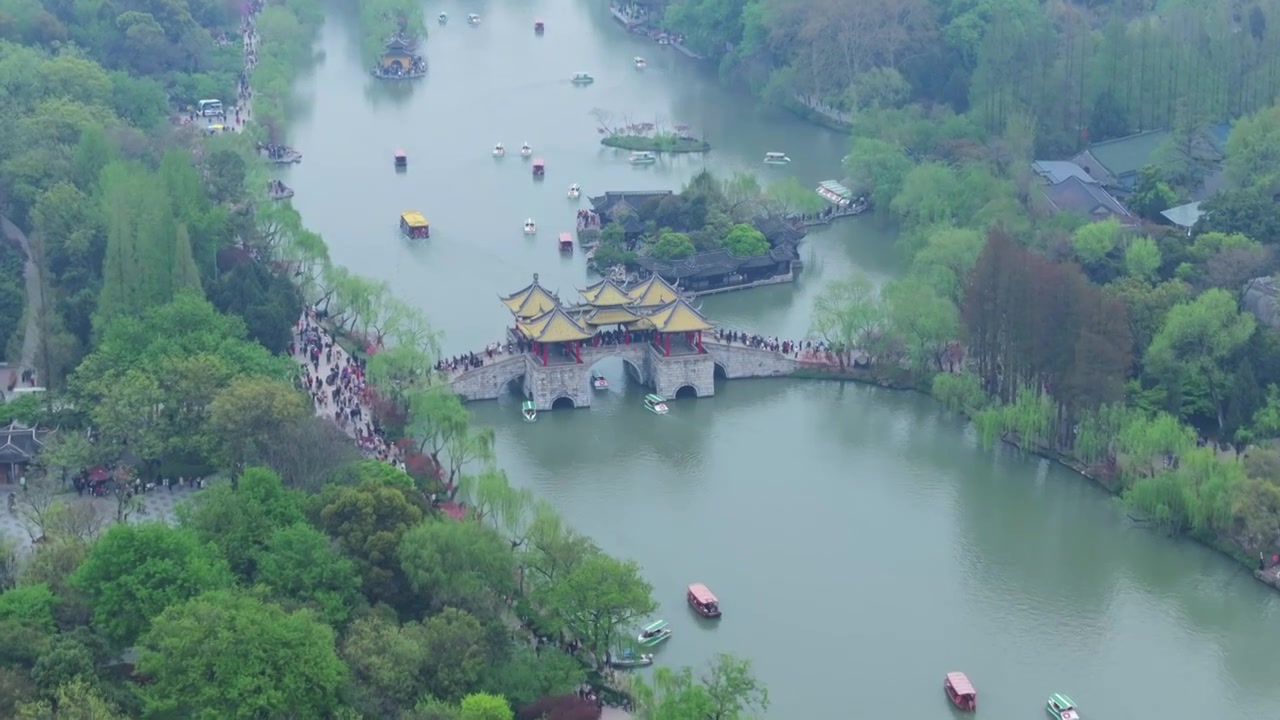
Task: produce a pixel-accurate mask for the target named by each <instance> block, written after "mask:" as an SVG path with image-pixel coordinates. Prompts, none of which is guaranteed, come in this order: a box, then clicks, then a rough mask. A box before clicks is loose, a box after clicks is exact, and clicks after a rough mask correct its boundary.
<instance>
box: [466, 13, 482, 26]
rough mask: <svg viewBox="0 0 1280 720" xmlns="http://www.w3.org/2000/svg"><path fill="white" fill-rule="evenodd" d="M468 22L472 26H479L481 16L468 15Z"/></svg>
mask: <svg viewBox="0 0 1280 720" xmlns="http://www.w3.org/2000/svg"><path fill="white" fill-rule="evenodd" d="M467 22H468V23H471V24H472V25H479V24H480V16H479V15H477V14H475V13H470V14H468V15H467Z"/></svg>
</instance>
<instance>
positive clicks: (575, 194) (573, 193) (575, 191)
mask: <svg viewBox="0 0 1280 720" xmlns="http://www.w3.org/2000/svg"><path fill="white" fill-rule="evenodd" d="M580 197H582V188H581V187H579V186H578V183H574V184H572V185H570V186H569V199H570V200H577V199H578V198H580Z"/></svg>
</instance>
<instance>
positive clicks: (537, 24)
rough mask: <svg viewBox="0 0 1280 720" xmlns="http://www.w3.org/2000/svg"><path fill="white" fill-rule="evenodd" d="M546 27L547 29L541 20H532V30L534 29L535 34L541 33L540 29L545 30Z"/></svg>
mask: <svg viewBox="0 0 1280 720" xmlns="http://www.w3.org/2000/svg"><path fill="white" fill-rule="evenodd" d="M546 29H547V26H546V25H543V24H542V21H541V20H534V21H533V31H534V32H535V33H537V34H539V35H541V34H542V31H543V30H546Z"/></svg>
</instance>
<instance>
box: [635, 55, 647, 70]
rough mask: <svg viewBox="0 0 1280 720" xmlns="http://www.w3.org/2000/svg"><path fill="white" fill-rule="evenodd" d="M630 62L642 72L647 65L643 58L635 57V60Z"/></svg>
mask: <svg viewBox="0 0 1280 720" xmlns="http://www.w3.org/2000/svg"><path fill="white" fill-rule="evenodd" d="M632 62H634V63H635V65H636V69H637V70H643V69H644V68H645V66H646V65H647V63H646V62H645V61H644V58H642V57H640V56H639V55H637V56H636V59H635V60H633V61H632Z"/></svg>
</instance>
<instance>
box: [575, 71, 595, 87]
mask: <svg viewBox="0 0 1280 720" xmlns="http://www.w3.org/2000/svg"><path fill="white" fill-rule="evenodd" d="M569 80H570V81H571V82H572V83H573V84H574V85H590V84H591V83H593V82H595V81H596V79H595V78H593V77H591V73H585V72H576V73H574V74H573V75H572V76H571V77H570V78H569Z"/></svg>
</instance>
